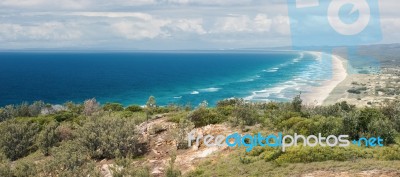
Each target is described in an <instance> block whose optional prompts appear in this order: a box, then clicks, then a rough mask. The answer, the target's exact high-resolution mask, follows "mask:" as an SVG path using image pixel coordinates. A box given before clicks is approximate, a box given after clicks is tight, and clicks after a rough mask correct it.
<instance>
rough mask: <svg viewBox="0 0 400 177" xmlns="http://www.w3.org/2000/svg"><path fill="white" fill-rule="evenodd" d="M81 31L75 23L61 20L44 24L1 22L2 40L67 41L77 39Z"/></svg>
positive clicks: (0, 36) (0, 33)
mask: <svg viewBox="0 0 400 177" xmlns="http://www.w3.org/2000/svg"><path fill="white" fill-rule="evenodd" d="M81 35H82V34H81V32H80V31H77V30H76V26H75V24H67V25H65V24H63V23H60V22H46V23H43V24H31V25H20V24H11V23H6V24H0V40H1V41H6V42H7V41H29V40H40V41H65V40H77V39H79V38H80V37H81Z"/></svg>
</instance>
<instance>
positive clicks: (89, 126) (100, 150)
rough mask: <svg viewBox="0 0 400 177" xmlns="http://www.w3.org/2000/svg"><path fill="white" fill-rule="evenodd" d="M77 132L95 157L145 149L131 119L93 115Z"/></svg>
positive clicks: (133, 153) (137, 152) (133, 152)
mask: <svg viewBox="0 0 400 177" xmlns="http://www.w3.org/2000/svg"><path fill="white" fill-rule="evenodd" d="M78 132H79V135H80V137H79V141H80V142H81V143H82V145H83V146H84V147H86V148H87V149H88V150H89V154H90V155H91V157H92V158H95V159H104V158H108V159H111V158H115V157H117V156H121V157H126V156H128V155H132V156H135V155H140V154H141V153H144V151H145V148H144V147H142V144H141V143H139V140H138V133H137V132H136V125H135V122H134V121H133V120H132V119H121V118H115V117H111V118H107V117H93V118H89V119H88V120H87V121H86V122H85V124H84V125H83V126H82V127H81V128H80V129H79V131H78Z"/></svg>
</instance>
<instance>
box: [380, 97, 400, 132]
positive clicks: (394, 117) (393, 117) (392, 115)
mask: <svg viewBox="0 0 400 177" xmlns="http://www.w3.org/2000/svg"><path fill="white" fill-rule="evenodd" d="M382 113H383V114H384V115H385V116H386V117H388V118H389V120H390V121H391V122H392V123H393V126H394V128H395V129H396V130H397V132H400V101H395V102H386V106H384V107H383V108H382Z"/></svg>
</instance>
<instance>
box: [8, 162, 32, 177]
mask: <svg viewBox="0 0 400 177" xmlns="http://www.w3.org/2000/svg"><path fill="white" fill-rule="evenodd" d="M12 172H13V174H14V176H21V177H23V176H27V177H28V176H37V165H36V164H35V163H34V162H33V161H27V160H20V161H17V162H16V163H15V166H14V169H12Z"/></svg>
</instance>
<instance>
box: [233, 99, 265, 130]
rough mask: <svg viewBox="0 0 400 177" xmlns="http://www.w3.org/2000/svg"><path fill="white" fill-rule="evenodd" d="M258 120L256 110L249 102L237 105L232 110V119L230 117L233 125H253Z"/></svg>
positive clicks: (258, 121)
mask: <svg viewBox="0 0 400 177" xmlns="http://www.w3.org/2000/svg"><path fill="white" fill-rule="evenodd" d="M260 122H261V121H260V119H259V115H258V113H257V110H256V109H255V108H254V107H252V105H250V104H243V105H238V106H236V108H235V109H234V111H233V119H231V123H232V125H233V126H238V125H254V124H256V123H260Z"/></svg>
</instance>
